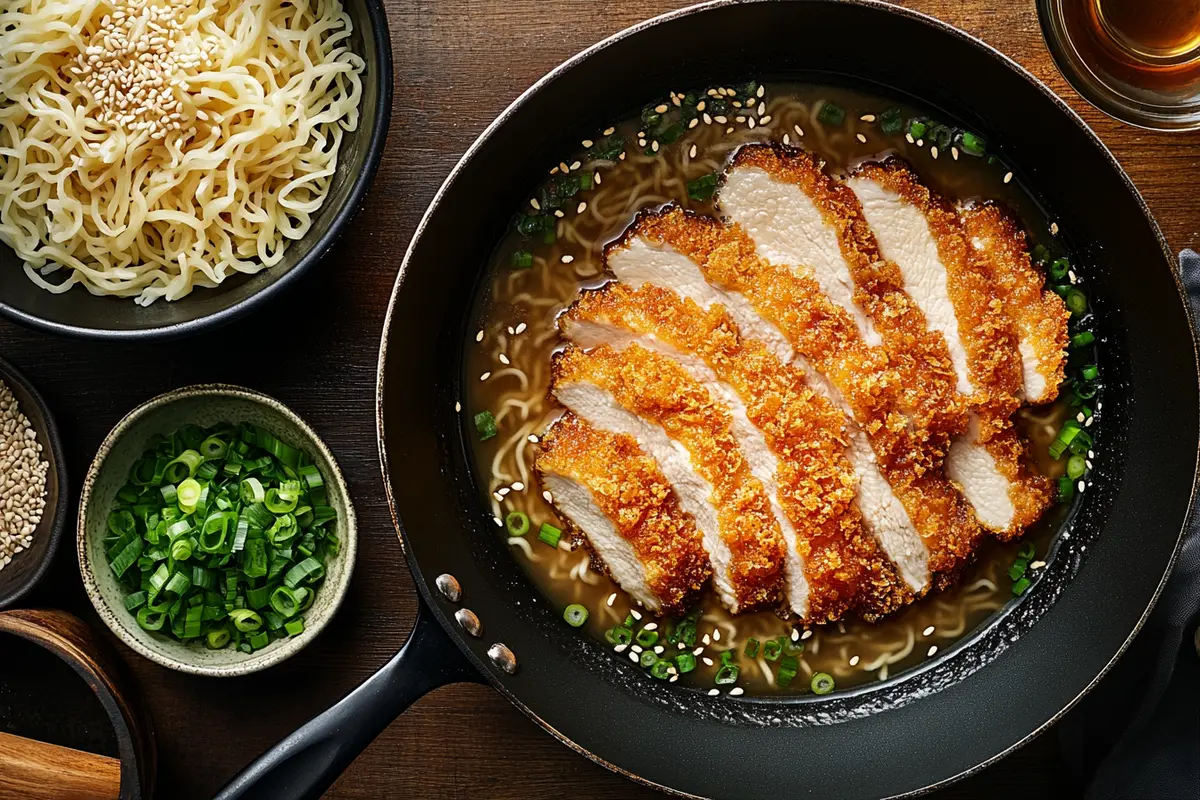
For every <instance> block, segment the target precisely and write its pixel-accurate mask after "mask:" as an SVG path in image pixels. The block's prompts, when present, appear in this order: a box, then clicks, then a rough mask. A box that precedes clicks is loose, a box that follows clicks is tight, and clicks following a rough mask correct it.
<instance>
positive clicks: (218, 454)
mask: <svg viewBox="0 0 1200 800" xmlns="http://www.w3.org/2000/svg"><path fill="white" fill-rule="evenodd" d="M228 452H229V445H227V444H226V443H225V442H224V440H222V439H220V438H218V437H216V436H209V437H208V438H207V439H205V440H204V441H203V442H201V443H200V455H202V456H204V459H205V460H206V461H214V460H219V459H222V458H224V457H225V454H226V453H228Z"/></svg>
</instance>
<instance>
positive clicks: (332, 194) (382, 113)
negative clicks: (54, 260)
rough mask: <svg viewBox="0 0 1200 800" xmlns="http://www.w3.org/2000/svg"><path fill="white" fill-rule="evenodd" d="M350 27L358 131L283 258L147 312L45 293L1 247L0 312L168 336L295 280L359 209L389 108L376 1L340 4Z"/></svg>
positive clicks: (56, 326)
mask: <svg viewBox="0 0 1200 800" xmlns="http://www.w3.org/2000/svg"><path fill="white" fill-rule="evenodd" d="M343 2H344V6H345V9H346V12H347V13H348V14H349V15H350V19H351V20H352V21H353V24H354V32H353V35H352V36H351V39H350V41H351V45H352V47H353V48H354V52H356V53H357V54H358V55H360V56H361V57H362V58H363V60H364V61H366V64H367V68H366V72H365V73H364V75H363V94H362V105H361V108H360V117H359V125H358V129H357V130H355V131H354V132H353V133H351V134H348V135H347V136H346V137H345V138H343V139H342V149H341V152H340V153H339V155H338V166H337V172H336V173H335V174H334V178H333V186H332V188H331V189H330V191H329V196H328V197H327V198H326V200H325V204H324V206H323V207H322V209H321V211H320V213H319V214H318V215H317V217H316V219H315V220H314V221H313V225H312V228H311V229H310V230H309V232H308V234H307V235H306V236H305V237H304V238H302V239H300V240H299V241H296V242H292V243H291V244H290V245H289V246H288V249H287V251H286V253H285V254H284V258H283V260H282V261H281V262H280V263H279V264H277V265H275V266H274V267H271V268H270V269H266V270H263V271H262V272H260V273H258V274H257V275H251V276H241V277H234V278H230V279H229V280H227V281H225V282H224V283H223V284H221V285H220V286H219V287H217V288H215V289H203V288H197V289H195V290H194V291H193V292H192V293H191V294H189V295H188V296H187V297H184V298H182V299H181V300H178V301H175V302H166V301H163V300H158V301H156V302H155V303H153V304H152V305H150V306H149V307H147V308H143V307H142V306H139V305H137V304H136V303H134V302H133V298H118V297H96V296H94V295H92V294H90V293H89V292H88V291H87V290H86V289H85V288H83V287H82V286H74V287H72V288H71V289H70V291H68V292H65V293H64V294H52V293H50V292H48V291H46V290H45V289H42V288H41V287H39V286H37V285H36V284H34V283H33V281H31V280H29V278H28V277H27V276H26V275H25V270H24V268H23V267H22V263H21V260H20V259H19V258H17V256H16V254H15V253H14V252H13V251H12V250H11V249H10V248H8V247H6V246H4V245H2V244H0V314H3V315H4V316H6V317H9V318H10V319H12V320H14V321H15V322H19V323H21V324H23V325H28V326H30V327H32V328H37V329H40V330H43V331H47V332H49V333H56V334H61V335H66V336H75V337H82V338H88V339H120V340H149V339H168V338H174V337H179V336H185V335H189V334H193V333H197V332H199V331H202V330H206V329H210V328H215V327H218V326H220V325H224V324H226V323H228V322H232V321H233V320H235V319H238V318H239V317H241V316H243V315H245V314H247V313H249V312H250V311H251V310H253V309H255V308H258V307H260V306H261V305H262V304H263V303H266V302H267V301H268V300H269V299H270V298H272V297H275V296H276V295H279V294H281V293H282V292H283V290H284V289H285V288H286V287H288V286H290V285H292V284H293V283H295V282H296V281H297V280H299V278H300V276H301V275H302V274H303V273H304V272H306V271H308V270H309V269H310V268H311V267H312V266H313V265H314V264H316V263H317V262H318V261H320V260H321V259H322V258H323V257H324V256H325V254H326V253H327V252H329V249H330V248H331V247H333V245H334V243H335V242H336V241H337V239H338V237H339V236H340V235H341V233H342V231H343V230H344V229H345V228H346V225H347V223H349V222H350V219H351V218H352V217H353V216H354V213H355V212H356V211H357V210H358V208H359V206H361V205H362V202H363V199H364V198H365V197H366V193H367V189H368V188H369V187H370V185H371V179H372V178H373V177H374V175H375V170H376V168H377V167H378V166H379V160H380V157H381V156H382V155H383V145H384V141H385V140H386V139H387V132H388V124H389V122H390V119H391V111H392V50H391V39H390V37H389V35H388V25H387V16H386V15H385V14H384V10H383V0H343Z"/></svg>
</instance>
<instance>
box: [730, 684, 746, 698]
mask: <svg viewBox="0 0 1200 800" xmlns="http://www.w3.org/2000/svg"><path fill="white" fill-rule="evenodd" d="M745 691H746V690H745V689H743V688H742V687H740V686H735V687H733V688H732V689H730V690H729V696H730V697H738V696H739V695H742V694H744V693H745Z"/></svg>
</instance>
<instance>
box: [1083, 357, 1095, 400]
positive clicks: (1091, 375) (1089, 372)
mask: <svg viewBox="0 0 1200 800" xmlns="http://www.w3.org/2000/svg"><path fill="white" fill-rule="evenodd" d="M1079 374H1080V375H1082V376H1083V379H1084V380H1085V381H1094V380H1096V379H1097V378H1099V377H1100V368H1099V367H1097V366H1096V365H1095V364H1088V365H1087V366H1086V367H1084V368H1083V369H1082V370H1080V372H1079ZM1081 396H1082V395H1081ZM1093 396H1094V393H1093ZM1085 399H1086V398H1085Z"/></svg>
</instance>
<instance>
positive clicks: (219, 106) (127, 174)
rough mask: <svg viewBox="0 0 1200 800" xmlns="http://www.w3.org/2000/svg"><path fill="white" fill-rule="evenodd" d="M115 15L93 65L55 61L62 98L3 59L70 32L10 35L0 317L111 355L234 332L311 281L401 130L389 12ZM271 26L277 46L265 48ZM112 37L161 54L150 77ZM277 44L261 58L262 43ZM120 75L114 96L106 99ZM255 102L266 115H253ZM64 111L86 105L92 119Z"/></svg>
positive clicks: (74, 59)
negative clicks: (393, 131) (98, 344)
mask: <svg viewBox="0 0 1200 800" xmlns="http://www.w3.org/2000/svg"><path fill="white" fill-rule="evenodd" d="M18 5H24V4H23V3H19V4H18ZM108 5H111V6H112V7H113V8H114V9H116V10H114V11H113V12H112V13H111V15H109V14H105V15H103V16H101V14H100V12H97V15H96V17H95V18H92V19H89V20H85V21H80V20H79V19H78V18H75V19H73V20H72V22H71V23H70V24H73V25H75V26H76V30H75V33H76V35H77V36H76V40H78V38H80V35H81V38H82V40H83V41H84V43H85V45H87V46H86V47H85V49H84V50H83V51H80V50H78V49H77V48H75V47H74V46H73V45H71V44H70V42H69V37H64V46H63V49H62V50H60V51H58V52H56V53H53V54H52V55H51V56H49V57H48V58H49V62H48V63H49V66H50V68H51V70H57V75H58V76H59V78H60V83H59V84H58V85H57V86H55V84H54V81H51V83H50V85H49V86H48V87H45V86H39V85H38V82H37V81H36V80H35V79H34V78H33V77H32V72H33V70H32V68H31V70H29V71H27V72H26V73H25V74H24V76H22V74H21V73H20V71H19V70H13V69H11V67H12V66H13V64H11V63H8V64H6V63H5V62H4V55H3V53H7V52H20V51H21V48H20V47H19V44H20V39H21V37H31V36H32V37H39V36H40V37H44V36H46V35H47V31H50V30H53V26H54V25H55V24H57V23H59V22H60V21H58V20H52V19H49V17H47V18H46V19H41V18H34V19H33V21H29V20H30V19H31V17H33V16H34V15H31V14H25V15H23V16H22V17H20V18H19V20H20V21H18V22H17V23H15V24H11V25H7V26H0V314H3V315H4V316H6V317H8V318H10V319H12V320H14V321H16V322H18V323H21V324H24V325H27V326H30V327H33V328H36V329H39V330H43V331H47V332H50V333H56V334H61V335H66V336H75V337H83V338H91V339H110V340H111V339H121V340H149V339H165V338H172V337H179V336H184V335H188V334H193V333H196V332H199V331H201V330H205V329H209V328H213V327H217V326H220V325H223V324H225V323H228V322H230V321H232V320H234V319H237V318H239V317H241V316H242V315H244V314H246V313H248V312H249V311H250V310H251V309H254V308H256V307H258V306H260V305H261V304H263V303H266V302H267V301H268V299H269V298H271V297H274V296H275V295H278V294H280V293H282V292H283V290H284V289H285V288H286V287H287V286H289V285H291V284H293V283H295V282H296V281H297V280H299V278H300V276H301V275H302V274H303V273H304V272H305V271H307V270H309V269H310V268H311V267H312V266H313V265H314V264H316V263H317V262H318V261H320V260H321V259H322V257H323V256H325V254H326V253H328V252H329V250H330V248H331V247H332V246H333V244H334V243H335V242H336V241H337V239H338V236H339V235H340V234H341V233H342V231H343V230H344V229H345V227H346V226H347V225H348V224H349V222H350V219H351V218H352V217H353V216H354V214H355V212H356V211H357V210H358V208H359V207H360V206H361V204H362V202H363V199H364V197H365V196H366V193H367V190H368V188H369V186H370V183H371V180H372V178H373V177H374V174H375V170H376V169H377V167H378V166H379V161H380V157H381V155H382V152H383V146H384V141H385V139H386V138H387V131H388V124H389V119H390V116H391V102H392V63H391V47H390V40H389V36H388V26H387V18H386V16H385V13H384V9H383V5H382V2H381V0H308V2H297V3H293V4H278V3H269V2H266V0H249V1H248V2H238V3H235V2H222V0H204V2H201V3H200V4H199V6H200V7H204V8H208V9H209V12H210V13H211V14H212V16H211V17H210V18H207V19H205V18H204V17H203V15H201V17H199V18H197V19H193V18H192V17H194V16H195V11H194V9H195V8H196V6H194V5H191V4H186V3H182V2H178V0H165V2H163V3H159V4H136V3H126V2H124V0H116V2H114V3H112V4H106V6H105V7H106V8H107V6H108ZM33 8H34V6H33V4H32V3H29V4H28V8H25V9H22V8H18V9H16V10H18V11H21V10H24V11H27V12H28V11H30V10H31V9H33ZM122 9H127V10H125V11H122ZM146 9H157V10H149V11H147V10H146ZM189 9H192V10H190V11H189ZM343 12H344V16H343ZM50 13H52V12H50ZM139 15H141V18H138V17H139ZM256 15H257V16H256ZM347 19H348V24H347V22H346V21H347ZM151 23H153V24H158V25H159V26H160V27H159V28H158V29H157V30H158V31H160V32H159V33H157V34H156V33H155V30H156V29H154V28H153V25H152V24H151ZM171 23H178V24H171ZM314 25H315V26H317V28H316V29H317V30H320V31H321V33H320V34H318V35H316V36H313V35H312V34H311V32H307V31H309V30H310V29H311V28H312V27H313V26H314ZM39 26H41V27H42V29H41V30H38V27H39ZM122 26H124V27H122ZM147 26H149V30H147ZM255 27H258V28H259V29H260V30H264V31H265V35H262V36H248V35H247V32H253V31H254V29H255ZM106 35H107V36H110V37H111V36H113V35H115V36H116V37H117V38H118V39H120V38H121V37H126V38H127V40H131V41H134V44H135V48H134V49H135V50H136V44H137V41H136V40H135V39H134V37H135V36H141V37H144V39H145V41H146V42H147V43H148V44H149V51H150V54H151V61H150V64H151V67H152V69H151V73H150V74H139V73H136V72H134V73H130V71H129V70H128V67H129V61H128V57H126V56H124V55H123V54H122V53H121V52H119V51H117V52H112V51H106V50H104V48H102V47H100V46H95V44H96V43H97V42H103V41H104V40H105V36H106ZM156 35H157V36H158V38H157V39H156V38H154V37H155V36H156ZM272 37H274V41H273V42H272V44H270V45H266V46H265V47H267V48H269V49H267V50H264V51H263V52H262V53H255V52H252V50H253V47H252V46H251V45H247V42H251V43H254V42H258V41H260V40H268V41H269V40H271V39H272ZM164 42H165V45H164V44H163V43H164ZM156 45H157V47H156ZM210 48H211V49H210ZM229 52H233V53H235V54H238V53H240V54H241V56H240V57H241V58H242V59H244V60H245V63H238V61H237V58H238V56H235V57H234V60H233V62H232V69H230V66H231V63H230V61H229V56H228V55H227V54H228V53H229ZM268 52H269V53H270V54H271V56H270V58H268V57H267V56H266V53H268ZM280 52H282V53H284V54H285V56H284V61H283V64H284V65H283V66H280V65H279V58H280V57H279V56H278V55H275V54H278V53H280ZM286 54H290V56H291V57H293V61H292V63H291V65H290V66H289V65H288V62H287V55H286ZM223 56H224V58H223ZM331 65H332V66H331ZM347 65H349V66H347ZM6 66H7V67H10V70H9V76H10V77H9V79H8V80H9V83H8V84H5V78H4V69H3V68H4V67H6ZM154 69H159V70H161V71H160V72H158V73H157V77H159V78H165V79H166V80H161V81H159V85H155V82H154V78H155V77H156V75H155V74H154V73H153V70H154ZM272 70H274V74H270V73H271V72H272ZM289 70H290V71H289ZM43 72H44V70H43ZM14 73H15V75H16V77H15V78H14V77H12V75H13V74H14ZM130 75H132V77H130ZM22 77H24V81H22ZM106 78H108V79H111V80H110V81H109V82H110V83H113V84H116V85H118V86H119V87H120V92H119V93H118V94H117V95H116V96H114V95H112V94H109V95H107V97H106V96H105V94H104V93H103V92H102V91H100V90H101V89H102V88H103V86H104V81H105V79H106ZM173 78H179V80H173ZM161 86H165V87H167V88H166V89H163V88H160V87H161ZM231 86H232V87H233V88H230V87H231ZM264 87H266V88H265V89H264ZM22 91H24V92H25V93H26V95H27V96H25V97H19V96H18V95H20V94H21V93H22ZM156 92H158V94H156ZM239 93H245V95H246V97H249V98H250V101H249V103H248V102H247V101H246V99H245V97H239V96H238V94H239ZM39 94H40V96H38V95H39ZM72 95H74V96H72ZM31 96H32V97H31ZM256 96H264V97H265V98H266V99H265V100H260V102H258V104H257V106H255V103H254V100H255V97H256ZM64 98H65V99H66V101H67V102H69V104H70V105H69V106H67V105H66V103H64ZM31 104H32V105H34V106H35V107H40V108H42V109H47V112H46V114H45V115H44V118H42V119H36V118H33V115H31V114H29V112H28V106H29V105H31ZM39 104H40V105H39ZM23 106H24V107H26V108H25V110H22V107H23ZM56 106H58V107H74V108H76V109H77V113H76V115H75V116H74V118H73V120H74V122H72V120H71V119H70V118H67V117H66V116H65V115H61V114H57V115H56V114H55V111H54V109H55V107H56ZM248 107H250V110H249V111H247V110H246V109H247V108H248ZM80 108H82V113H80V112H79V111H78V110H79V109H80ZM80 120H82V122H81V121H80ZM72 124H74V125H79V126H80V127H78V128H75V129H71V125H72ZM22 125H23V126H24V127H21V126H22ZM48 129H49V130H50V131H51V135H49V136H46V135H45V133H44V132H45V131H46V130H48ZM14 130H18V131H20V133H21V134H22V136H20V138H16V139H15V140H14V137H15V136H16V134H14V133H13V131H14ZM155 136H158V137H159V138H157V139H155V138H154V137H155ZM138 137H141V138H140V139H139V138H138ZM80 140H83V142H84V144H82V145H81V144H79V141H80ZM114 142H115V143H116V144H115V145H114ZM139 148H140V149H139ZM14 151H15V152H16V153H17V155H15V156H14V155H13V153H14ZM114 152H116V155H115V156H114V155H113V153H114ZM155 159H157V160H155ZM47 162H48V163H49V165H50V166H49V168H48V172H47ZM148 163H153V164H154V165H156V166H154V167H151V168H147V167H146V166H145V165H146V164H148ZM72 168H73V170H74V172H72ZM106 170H111V171H110V172H106ZM155 170H158V172H159V173H160V174H158V175H153V174H150V175H147V174H145V173H147V172H150V173H152V172H154V171H155ZM64 173H66V174H65V176H64ZM47 174H49V175H51V176H52V177H50V178H47V177H45V176H46V175H47ZM264 174H266V175H268V178H267V179H265V180H264V179H263V178H262V176H263V175H264ZM139 181H140V182H139ZM164 183H166V184H168V185H169V189H168V190H166V191H164V190H163V189H162V186H163V184H164ZM64 187H65V188H64ZM131 187H134V188H133V189H131ZM181 259H182V264H178V262H179V261H180V260H181ZM264 265H265V266H264ZM64 283H70V284H74V283H79V284H80V285H70V286H69V287H66V288H65V290H64Z"/></svg>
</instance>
